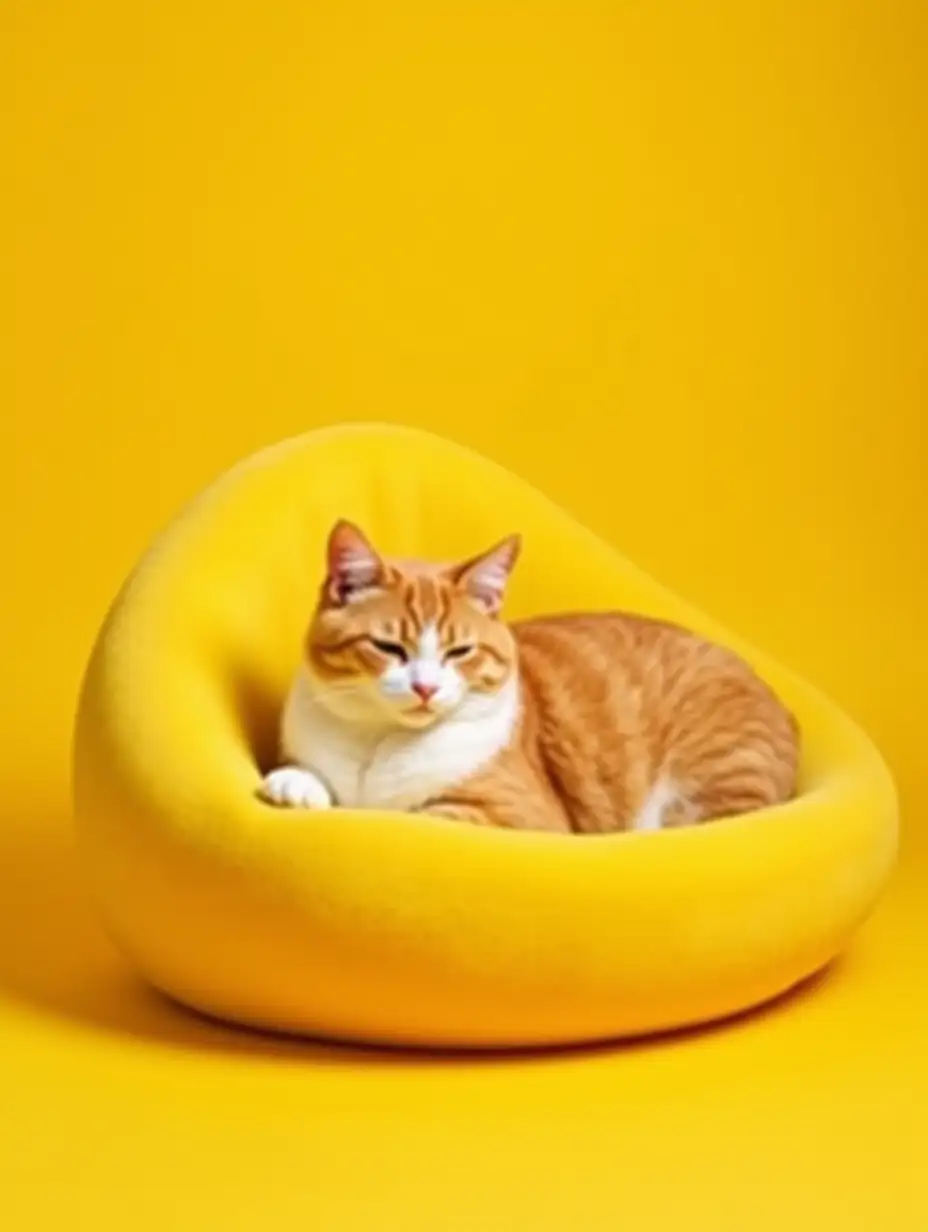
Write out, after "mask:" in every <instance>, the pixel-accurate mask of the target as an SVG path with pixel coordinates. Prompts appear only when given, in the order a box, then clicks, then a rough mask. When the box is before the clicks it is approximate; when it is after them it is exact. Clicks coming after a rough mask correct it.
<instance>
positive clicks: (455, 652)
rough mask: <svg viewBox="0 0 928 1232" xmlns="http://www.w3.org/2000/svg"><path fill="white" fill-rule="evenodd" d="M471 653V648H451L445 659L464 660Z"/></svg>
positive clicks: (472, 649)
mask: <svg viewBox="0 0 928 1232" xmlns="http://www.w3.org/2000/svg"><path fill="white" fill-rule="evenodd" d="M473 652H474V647H473V646H452V647H451V649H450V650H449V651H447V652H446V653H445V658H446V659H466V658H467V656H468V655H469V654H473Z"/></svg>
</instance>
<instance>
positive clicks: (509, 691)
mask: <svg viewBox="0 0 928 1232" xmlns="http://www.w3.org/2000/svg"><path fill="white" fill-rule="evenodd" d="M518 712H519V691H518V682H517V680H516V679H515V678H513V679H512V680H511V681H510V682H509V683H508V684H506V685H505V686H504V687H503V689H501V690H500V692H499V693H496V694H492V695H491V694H477V693H474V694H471V695H469V696H468V697H467V698H465V700H464V701H463V702H462V704H461V706H460V707H459V708H458V709H457V710H456V711H455V712H454V713H453V714H451V715H449V716H448V717H447V718H446V719H444V720H442V722H440V723H438V724H437V725H436V726H435V727H432V728H429V729H427V730H426V731H423V732H418V731H405V730H401V729H393V730H389V731H384V730H383V729H369V728H366V727H364V726H363V725H358V724H355V723H351V722H348V721H347V720H345V719H344V718H341V717H339V716H337V715H333V714H332V713H330V712H329V711H327V710H326V709H325V708H323V707H322V706H321V705H320V704H319V702H318V700H317V698H316V697H315V696H314V693H313V689H312V685H311V683H310V681H309V680H308V678H307V676H306V675H305V674H304V673H302V672H301V673H300V674H299V675H298V677H297V679H296V681H295V682H294V685H293V688H292V690H291V692H290V696H289V698H288V700H287V706H286V709H285V712H284V722H283V746H284V752H285V754H286V755H287V757H288V758H289V759H290V760H291V761H292V762H294V763H296V764H297V765H299V766H302V767H304V768H305V769H307V770H312V771H314V773H315V774H316V775H317V776H318V777H319V778H320V779H322V780H323V782H324V783H326V784H327V786H328V787H329V789H330V791H331V792H332V795H333V796H334V797H335V801H336V803H337V804H340V805H342V806H344V807H348V808H392V809H402V810H410V809H414V808H416V807H418V806H420V805H422V804H424V803H425V802H426V800H429V799H431V798H432V797H434V796H436V795H438V794H440V793H441V792H442V791H444V790H447V789H448V788H449V787H452V786H454V785H455V784H459V783H462V782H464V781H465V780H467V779H468V778H470V777H471V776H472V775H474V774H475V773H476V772H477V771H478V770H480V769H481V768H482V767H483V766H486V765H487V764H488V763H489V762H490V761H492V760H493V758H494V757H495V756H496V755H497V754H498V753H499V752H500V751H501V750H502V749H503V748H505V747H506V745H507V744H508V743H509V741H510V739H511V738H512V733H513V729H514V727H515V724H516V719H517V717H518Z"/></svg>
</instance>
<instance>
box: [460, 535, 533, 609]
mask: <svg viewBox="0 0 928 1232" xmlns="http://www.w3.org/2000/svg"><path fill="white" fill-rule="evenodd" d="M521 548H522V540H521V538H520V537H519V536H518V535H510V536H509V538H508V539H504V540H503V541H502V543H498V544H497V545H496V547H494V548H490V550H489V552H484V553H483V555H481V556H475V557H474V558H473V559H472V560H467V561H465V562H464V564H462V565H458V566H457V567H456V568H455V569H453V570H452V577H453V579H454V581H455V582H456V583H457V584H458V585H459V586H462V587H463V588H464V589H465V590H466V591H467V593H468V595H469V596H470V597H471V598H472V599H473V600H474V601H475V602H476V603H477V604H478V605H479V606H480V607H481V608H483V609H484V611H485V612H487V613H488V614H489V615H491V616H495V615H496V614H497V612H499V610H500V608H501V607H502V606H503V598H504V596H505V593H506V583H507V582H508V581H509V575H510V574H511V573H512V570H513V568H514V567H515V563H516V561H517V560H518V559H519V552H520V551H521Z"/></svg>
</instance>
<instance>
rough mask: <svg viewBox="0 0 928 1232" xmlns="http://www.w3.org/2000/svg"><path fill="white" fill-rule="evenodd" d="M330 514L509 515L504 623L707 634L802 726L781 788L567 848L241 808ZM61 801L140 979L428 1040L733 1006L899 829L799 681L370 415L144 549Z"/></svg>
mask: <svg viewBox="0 0 928 1232" xmlns="http://www.w3.org/2000/svg"><path fill="white" fill-rule="evenodd" d="M338 517H347V518H350V519H352V520H353V521H356V522H357V523H358V524H360V525H361V526H363V527H364V528H365V529H366V530H368V531H369V532H370V534H371V535H372V536H373V537H374V539H375V541H376V542H377V543H378V545H379V546H381V547H382V549H383V550H384V551H385V552H387V553H390V554H397V555H404V556H409V555H414V554H418V555H422V556H426V557H437V558H449V557H451V558H453V557H455V556H464V555H466V554H469V553H471V552H472V551H473V549H474V545H475V544H477V545H480V544H482V543H484V542H491V541H492V540H493V539H494V538H500V537H502V536H503V535H504V534H507V533H509V532H510V531H514V530H517V531H521V532H522V534H523V536H524V540H525V549H524V555H523V559H522V560H521V562H520V565H519V568H518V569H517V570H516V573H515V575H514V578H513V582H512V587H511V598H510V604H509V614H510V615H511V616H513V617H519V616H525V615H530V614H534V613H540V612H548V611H558V610H577V609H589V610H603V609H610V608H625V609H633V610H636V611H639V612H643V613H647V614H650V615H655V616H660V617H664V618H668V619H671V620H675V621H678V622H680V623H682V624H685V625H688V626H689V627H691V628H693V629H695V630H697V631H698V632H700V633H702V634H704V635H706V636H709V637H713V638H715V639H717V640H719V641H721V642H723V643H725V644H727V645H729V646H731V647H732V648H733V649H735V650H736V651H738V652H740V653H741V654H742V655H744V656H745V657H746V658H747V659H748V660H749V661H750V662H752V663H753V665H754V666H755V667H756V668H757V670H758V671H759V672H761V674H762V675H764V676H765V677H766V678H767V679H768V680H769V681H770V683H771V684H772V685H773V687H774V688H775V689H777V690H778V692H779V693H780V694H781V696H782V697H783V699H784V700H785V701H786V703H787V704H788V705H789V706H791V707H792V709H793V710H794V711H795V713H796V714H797V716H798V718H799V721H800V724H801V727H802V731H803V741H804V751H803V763H802V770H801V790H800V794H799V796H798V798H797V799H795V800H794V801H792V802H790V803H788V804H785V805H780V806H777V807H775V808H770V809H766V810H762V811H760V812H756V813H752V814H749V815H745V816H742V817H737V818H731V819H726V820H721V821H715V822H711V823H707V824H705V825H702V826H699V827H695V828H691V829H682V830H674V831H668V832H664V833H656V834H651V833H647V834H644V833H642V834H615V835H608V836H590V837H575V836H564V835H551V834H541V833H535V832H510V831H501V830H500V831H497V830H488V829H483V828H478V827H469V826H466V825H461V824H456V823H453V822H446V821H441V820H439V819H434V818H429V817H426V816H413V815H406V814H398V813H389V812H372V811H352V810H334V811H331V812H322V813H313V814H310V813H305V812H296V811H287V810H277V809H274V808H271V807H269V806H267V805H265V804H264V803H262V802H261V801H260V800H259V799H258V798H257V796H256V789H257V787H258V785H259V782H260V778H261V774H262V772H263V771H264V770H266V769H268V768H269V767H270V766H271V765H272V764H273V761H274V755H275V744H276V728H277V722H278V716H279V712H280V707H281V705H282V702H283V698H284V696H285V694H286V691H287V688H288V686H289V683H290V679H291V676H292V673H293V672H294V670H295V668H296V666H297V662H298V659H299V655H300V649H301V642H302V638H303V633H304V630H305V626H306V623H307V621H308V617H309V614H310V612H311V610H312V607H313V604H314V601H315V594H316V590H317V588H318V586H319V584H320V581H321V571H322V567H323V543H324V539H325V535H326V533H327V531H328V529H329V527H330V526H331V524H332V523H333V522H334V521H335V520H336V518H338ZM75 806H76V817H77V825H78V833H79V840H80V848H81V851H82V853H83V858H84V861H85V864H86V867H87V870H88V874H89V876H90V878H91V882H92V885H93V888H94V891H95V894H96V896H97V898H98V901H99V903H100V908H101V910H102V912H103V914H104V916H105V919H106V921H107V923H108V925H109V928H110V930H111V932H112V934H113V936H114V938H115V939H116V940H117V942H118V943H119V944H120V945H121V946H122V948H123V949H124V950H125V952H126V954H127V955H128V956H129V957H130V959H131V960H132V962H133V963H134V964H135V965H136V967H137V968H138V970H139V972H140V973H141V974H142V975H143V976H144V977H145V978H146V979H147V980H149V981H150V982H151V983H152V984H154V985H155V986H157V987H158V988H160V989H161V990H163V991H164V992H166V993H167V994H169V995H170V996H172V997H173V998H175V999H177V1000H179V1001H181V1002H184V1003H186V1004H188V1005H190V1006H192V1007H194V1008H196V1009H198V1010H200V1011H203V1012H205V1013H208V1014H210V1015H214V1016H218V1017H221V1018H225V1019H229V1020H233V1021H238V1022H240V1023H244V1024H249V1025H253V1026H259V1027H267V1028H273V1029H275V1030H281V1031H286V1032H296V1033H307V1034H313V1035H326V1036H334V1037H341V1038H351V1039H355V1040H364V1041H370V1042H383V1043H393V1044H397V1043H398V1044H415V1045H429V1046H476V1047H490V1046H513V1045H540V1044H553V1043H567V1042H579V1041H587V1040H597V1039H605V1038H614V1037H619V1036H623V1035H629V1034H638V1033H644V1032H652V1031H659V1030H664V1029H668V1028H673V1027H680V1026H684V1025H689V1024H694V1023H700V1022H705V1021H707V1020H710V1019H714V1018H719V1017H723V1016H726V1015H730V1014H732V1013H734V1012H736V1011H739V1010H742V1009H745V1008H747V1007H750V1006H753V1005H756V1004H758V1003H760V1002H762V1001H764V1000H766V999H769V998H772V997H774V996H776V995H777V994H779V993H782V992H783V991H784V990H786V989H788V988H790V987H791V986H792V985H794V984H796V983H797V982H798V981H801V980H803V979H804V978H805V977H807V976H809V975H811V974H812V973H813V972H815V971H817V970H818V969H820V968H821V967H822V966H824V965H825V964H827V963H828V962H829V960H830V959H832V958H833V957H834V956H835V955H836V954H837V953H838V952H839V951H840V950H841V949H842V947H843V946H845V944H846V943H847V942H848V940H849V938H850V937H851V935H852V934H853V932H854V930H855V929H856V928H857V927H858V925H859V924H860V923H861V921H862V920H863V919H864V917H865V916H866V915H867V913H868V911H869V910H870V908H871V907H872V905H873V903H874V901H875V899H876V896H877V895H878V893H879V891H880V888H881V887H882V885H883V883H884V881H885V879H886V877H887V875H888V873H889V871H890V868H891V866H892V863H893V859H894V856H895V851H896V842H897V818H896V800H895V792H894V788H893V784H892V781H891V779H890V776H889V774H888V772H887V770H886V767H885V765H884V763H883V761H882V760H881V758H880V756H879V754H878V753H877V752H876V750H875V749H874V748H873V746H872V745H871V743H870V742H869V740H868V739H867V737H866V736H865V735H864V734H863V733H862V732H861V731H860V730H859V728H858V727H856V726H855V724H854V723H853V722H851V720H850V719H848V718H847V717H846V716H845V715H844V714H843V713H842V712H841V711H840V710H839V709H838V708H837V707H836V706H835V705H834V704H833V703H831V702H830V701H829V700H828V699H827V698H825V697H823V696H822V695H821V694H820V693H819V692H818V691H817V690H816V689H814V688H813V687H811V686H810V685H809V684H807V683H805V682H803V681H802V680H800V679H798V678H797V677H796V676H795V675H794V674H793V673H791V672H790V671H789V670H787V669H786V668H784V667H783V666H781V665H779V664H777V663H775V662H773V661H772V660H771V659H770V658H768V657H767V656H765V655H763V654H761V653H759V652H757V651H756V650H754V649H752V648H751V647H748V646H745V645H744V644H743V643H742V642H740V641H739V640H738V639H736V638H734V637H733V636H731V635H730V634H728V633H727V632H726V631H725V630H723V629H720V628H718V627H717V626H716V624H715V623H714V622H713V621H712V620H711V619H710V618H709V617H707V616H704V615H702V614H701V613H699V612H697V611H694V610H693V609H692V608H691V607H690V606H689V605H688V604H686V603H685V602H684V601H683V600H682V599H680V598H678V597H676V596H674V595H673V594H671V593H670V592H668V591H667V590H666V589H665V588H663V587H662V586H661V585H659V584H658V583H657V582H655V581H654V580H653V579H652V578H650V577H649V576H647V575H646V574H645V573H643V572H642V571H641V570H640V569H638V568H637V567H636V566H635V565H634V564H633V563H631V562H630V561H629V560H627V559H625V558H624V557H623V556H622V555H620V554H619V553H618V552H617V551H616V550H615V549H614V548H613V547H611V546H610V545H608V544H607V543H605V542H603V541H602V540H600V539H598V538H597V537H596V536H595V535H593V534H592V533H591V532H590V531H589V530H587V529H585V528H584V527H583V526H581V525H579V524H578V523H577V522H576V521H575V520H574V519H573V518H571V517H570V516H569V515H568V514H567V513H565V512H564V511H563V510H561V509H560V508H558V507H557V506H556V505H554V504H552V503H551V502H550V501H549V500H548V499H546V498H545V497H544V496H543V495H542V494H540V493H539V492H538V491H536V490H535V489H533V488H532V487H530V486H529V485H527V484H526V483H524V482H523V481H521V480H520V479H518V478H517V477H516V476H514V475H512V474H511V473H509V472H507V471H505V470H503V469H501V468H500V467H498V466H496V465H495V464H493V463H491V462H490V461H488V460H486V459H484V458H482V457H480V456H478V455H475V454H473V453H470V452H468V451H466V450H464V449H462V448H460V447H458V446H455V445H453V444H451V443H449V442H447V441H444V440H441V439H439V438H436V437H433V436H430V435H427V434H425V433H420V432H415V431H409V430H404V429H398V428H393V427H382V426H370V425H360V426H354V427H347V428H337V429H327V430H323V431H319V432H313V433H310V434H308V435H306V436H304V437H301V438H298V439H296V440H292V441H288V442H285V443H283V444H281V445H277V446H274V447H272V448H270V449H267V450H264V451H262V452H261V453H259V454H258V455H256V456H255V457H253V458H251V459H249V460H247V461H245V462H243V463H242V464H240V465H239V466H237V467H235V468H234V469H233V470H232V471H230V472H229V473H228V474H226V475H225V476H224V477H222V478H221V479H219V480H218V481H217V482H216V483H215V484H213V485H212V486H211V487H210V488H209V489H208V490H207V491H205V492H204V493H203V494H202V495H201V496H200V497H199V498H198V499H196V500H195V501H194V502H193V503H192V504H191V505H190V507H189V508H187V509H186V510H185V511H183V512H182V513H181V514H180V515H179V516H178V517H177V518H176V520H175V521H174V522H173V523H172V524H171V525H170V526H169V527H168V529H167V530H166V531H165V532H164V533H163V534H162V535H161V536H160V537H159V538H158V540H157V541H156V542H155V543H154V544H153V545H152V547H151V548H150V549H149V551H148V552H147V553H146V554H145V556H144V558H143V559H142V560H141V562H140V563H139V565H138V566H137V568H136V569H135V570H134V571H133V573H132V575H131V577H130V578H129V579H128V581H127V583H126V584H125V586H124V587H123V589H122V591H121V593H120V594H119V596H118V597H117V598H116V600H115V602H114V604H113V607H112V609H111V611H110V613H109V615H108V617H107V619H106V621H105V624H104V626H103V628H102V630H101V632H100V635H99V637H98V639H97V642H96V646H95V649H94V652H93V655H92V658H91V661H90V664H89V667H88V670H87V673H86V677H85V682H84V688H83V692H82V697H81V703H80V710H79V716H78V721H77V731H76V740H75Z"/></svg>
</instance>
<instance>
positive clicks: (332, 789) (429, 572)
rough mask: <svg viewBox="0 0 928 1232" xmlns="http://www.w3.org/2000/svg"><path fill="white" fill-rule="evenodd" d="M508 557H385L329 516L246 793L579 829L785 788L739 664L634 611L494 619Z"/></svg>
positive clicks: (672, 820) (745, 800)
mask: <svg viewBox="0 0 928 1232" xmlns="http://www.w3.org/2000/svg"><path fill="white" fill-rule="evenodd" d="M519 550H520V540H519V538H518V537H517V536H512V537H511V538H508V539H505V540H504V541H503V542H501V543H499V544H498V545H497V546H496V547H493V548H491V549H490V550H489V551H487V552H484V553H483V554H481V555H479V556H475V557H473V558H471V559H469V560H467V561H464V562H462V563H459V564H455V565H435V564H429V563H426V562H422V561H399V560H387V559H384V558H383V557H382V556H381V555H380V554H379V553H378V552H377V551H376V549H375V548H374V547H373V546H372V544H371V543H370V541H369V540H368V539H367V538H366V536H365V535H364V534H363V532H362V531H360V530H359V529H358V528H357V527H356V526H354V525H352V524H351V523H349V522H345V521H340V522H338V523H337V524H336V525H335V527H334V528H333V529H332V531H331V533H330V536H329V540H328V568H327V572H326V578H325V581H324V583H323V585H322V588H321V592H320V595H319V599H318V605H317V608H316V611H315V614H314V616H313V618H312V621H311V624H310V626H309V630H308V633H307V637H306V643H305V654H304V656H303V663H302V665H301V667H300V670H299V672H298V673H297V675H296V678H295V680H294V683H293V686H292V689H291V691H290V694H289V697H288V699H287V702H286V705H285V707H284V713H283V719H282V725H281V751H282V754H283V759H284V762H285V764H284V765H282V766H281V767H280V768H278V769H275V770H272V771H271V772H270V773H269V774H268V775H267V776H266V777H265V779H264V781H263V784H262V788H261V795H262V796H263V798H264V799H265V800H266V801H267V802H269V803H272V804H276V805H281V806H285V807H296V808H310V809H326V808H332V807H335V806H339V805H341V806H345V807H350V808H380V809H392V810H397V809H399V810H404V811H411V812H422V813H429V814H433V815H436V816H439V817H445V818H450V819H452V820H455V821H462V822H471V823H475V824H478V825H486V826H499V827H505V828H510V829H537V830H547V831H554V832H561V833H577V834H591V833H606V832H610V831H617V830H652V831H653V830H660V829H663V828H665V827H671V826H681V825H690V824H694V823H698V822H703V821H707V820H709V819H714V818H721V817H725V816H731V815H735V814H739V813H744V812H747V811H749V810H752V809H758V808H761V807H764V806H766V805H772V804H776V803H779V802H781V801H785V800H788V799H789V798H790V797H791V796H792V795H793V794H794V792H795V790H796V773H797V762H798V755H799V731H798V726H797V724H796V721H795V719H794V718H793V716H792V715H791V713H790V712H789V711H788V710H787V709H786V707H785V706H784V705H783V704H782V703H781V701H780V700H779V699H778V698H777V697H776V695H775V694H774V693H773V692H772V691H771V689H770V688H769V687H768V686H767V685H766V684H765V683H764V682H763V681H762V680H761V679H760V678H759V677H758V676H757V675H755V673H754V672H753V671H752V670H751V668H750V667H749V666H748V665H747V664H746V663H744V662H743V661H742V660H741V659H740V658H738V657H737V656H736V655H735V654H733V653H732V652H731V651H728V650H725V649H723V648H722V647H720V646H717V645H714V644H712V643H710V642H707V641H705V640H703V639H702V638H700V637H697V636H696V635H695V634H693V633H691V632H688V631H687V630H685V629H683V628H680V627H677V626H675V625H672V624H669V623H666V622H664V621H661V620H656V619H650V618H647V617H644V616H636V615H627V614H623V613H604V614H592V613H591V614H586V615H583V614H581V615H558V616H549V617H540V618H537V619H530V620H524V621H520V622H518V623H514V624H507V623H506V622H505V621H504V620H503V619H502V616H501V611H502V606H503V599H504V594H505V589H506V584H507V581H508V579H509V576H510V574H511V572H512V569H513V567H514V565H515V564H516V560H517V558H518V555H519Z"/></svg>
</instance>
